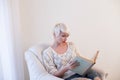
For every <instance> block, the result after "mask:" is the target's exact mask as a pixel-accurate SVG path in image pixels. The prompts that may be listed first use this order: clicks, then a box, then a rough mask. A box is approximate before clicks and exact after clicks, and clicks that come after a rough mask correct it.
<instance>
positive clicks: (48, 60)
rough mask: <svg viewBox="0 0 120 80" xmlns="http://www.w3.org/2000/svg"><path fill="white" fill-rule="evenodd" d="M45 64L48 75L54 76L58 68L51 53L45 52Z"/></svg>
mask: <svg viewBox="0 0 120 80" xmlns="http://www.w3.org/2000/svg"><path fill="white" fill-rule="evenodd" d="M43 64H44V67H45V69H46V70H47V72H48V73H50V74H54V73H55V72H56V71H57V68H56V66H55V64H54V61H53V57H52V53H50V52H49V51H48V52H47V51H44V52H43Z"/></svg>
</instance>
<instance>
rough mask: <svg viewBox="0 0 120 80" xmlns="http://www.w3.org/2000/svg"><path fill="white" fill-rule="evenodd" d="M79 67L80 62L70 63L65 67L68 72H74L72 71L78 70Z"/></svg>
mask: <svg viewBox="0 0 120 80" xmlns="http://www.w3.org/2000/svg"><path fill="white" fill-rule="evenodd" d="M79 65H80V63H79V62H78V61H70V62H69V63H68V64H67V65H66V66H65V67H66V68H67V69H68V70H72V69H74V68H76V67H77V66H79Z"/></svg>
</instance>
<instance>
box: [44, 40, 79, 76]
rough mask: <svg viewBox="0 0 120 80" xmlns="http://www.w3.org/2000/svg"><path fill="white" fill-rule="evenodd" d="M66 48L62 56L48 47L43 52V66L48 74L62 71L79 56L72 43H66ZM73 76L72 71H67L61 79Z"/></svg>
mask: <svg viewBox="0 0 120 80" xmlns="http://www.w3.org/2000/svg"><path fill="white" fill-rule="evenodd" d="M67 45H68V48H67V50H66V52H65V53H64V54H58V53H56V51H54V50H53V49H52V48H51V47H48V48H47V49H46V50H44V52H43V63H44V64H43V65H44V67H45V69H46V70H47V71H48V73H50V74H54V72H56V71H58V70H60V69H62V67H64V66H65V65H67V63H69V62H70V61H72V60H73V59H74V58H75V57H76V56H79V53H78V51H77V49H76V48H75V46H74V45H73V43H71V42H68V43H67ZM73 74H75V73H74V72H72V71H67V72H66V73H65V75H64V77H63V78H67V77H69V76H71V75H73Z"/></svg>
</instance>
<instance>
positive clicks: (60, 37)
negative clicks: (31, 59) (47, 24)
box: [43, 23, 101, 80]
mask: <svg viewBox="0 0 120 80" xmlns="http://www.w3.org/2000/svg"><path fill="white" fill-rule="evenodd" d="M53 36H54V43H53V45H51V46H50V47H49V48H47V49H46V50H45V51H44V52H43V62H44V67H45V69H46V70H47V71H48V73H50V74H52V75H54V76H56V77H60V78H64V79H65V80H71V79H73V78H77V77H83V76H82V75H79V74H76V73H74V72H72V71H70V70H71V69H74V68H75V67H77V66H79V65H80V63H79V62H77V61H73V59H74V58H75V57H76V56H79V53H78V51H77V50H76V48H75V46H74V44H73V43H71V42H67V38H68V36H69V33H68V31H67V27H66V25H65V24H63V23H59V24H56V25H55V28H54V32H53ZM89 74H90V75H89ZM89 74H86V76H84V77H86V78H83V79H84V80H88V79H87V78H90V79H92V80H101V79H100V78H99V76H98V75H95V74H94V75H93V74H92V75H91V73H89Z"/></svg>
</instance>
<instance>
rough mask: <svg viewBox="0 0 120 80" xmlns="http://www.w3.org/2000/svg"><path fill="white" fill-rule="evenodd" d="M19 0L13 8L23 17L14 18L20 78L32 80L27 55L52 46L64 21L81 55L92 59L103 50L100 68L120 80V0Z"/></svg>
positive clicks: (98, 61)
mask: <svg viewBox="0 0 120 80" xmlns="http://www.w3.org/2000/svg"><path fill="white" fill-rule="evenodd" d="M12 1H13V2H12V3H14V1H15V0H12ZM17 1H18V2H17ZM17 1H15V3H17V4H19V5H17V4H13V5H14V6H18V8H16V7H12V8H13V9H14V11H16V12H17V13H18V14H19V15H14V14H13V16H15V18H16V16H17V19H19V21H18V22H19V24H20V25H19V27H16V28H15V32H14V33H15V43H16V47H15V49H16V52H18V51H19V52H18V53H17V54H16V61H18V63H16V64H19V65H18V67H17V70H18V75H19V79H21V80H23V79H25V80H28V79H29V76H28V72H27V67H26V63H25V60H24V52H25V51H26V50H27V49H28V48H29V47H30V46H33V45H35V44H38V43H49V44H51V43H52V42H53V35H52V30H53V27H54V25H55V24H56V23H59V22H60V23H61V22H62V23H65V24H66V25H67V26H68V28H69V31H70V37H69V39H68V40H69V41H72V42H74V43H75V45H76V46H77V48H78V49H79V50H80V52H81V54H82V55H84V56H86V57H88V58H91V57H92V56H93V55H94V54H95V53H96V51H97V50H100V54H99V57H98V59H97V64H96V66H98V67H99V68H101V69H103V70H104V71H105V72H108V74H109V76H108V79H107V80H120V76H119V74H120V70H119V67H120V62H119V61H120V49H119V48H120V5H119V4H120V1H119V0H17ZM18 16H19V17H18ZM14 24H17V23H14ZM19 62H20V63H19Z"/></svg>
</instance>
